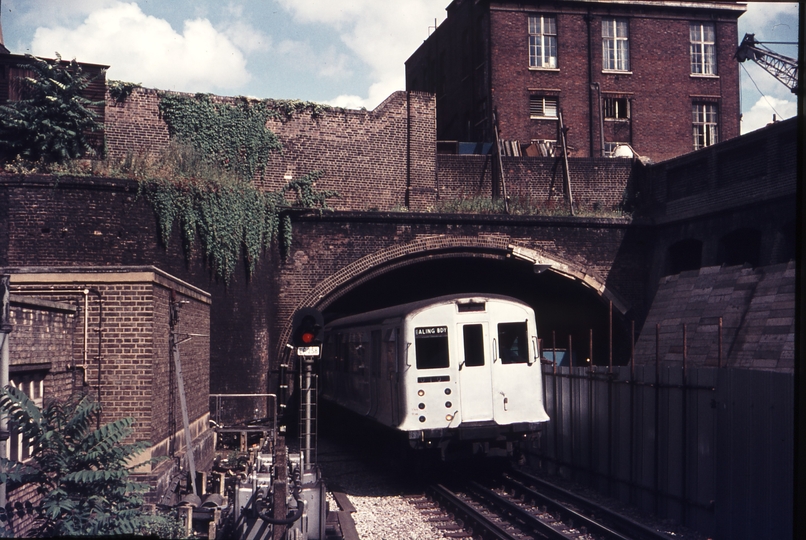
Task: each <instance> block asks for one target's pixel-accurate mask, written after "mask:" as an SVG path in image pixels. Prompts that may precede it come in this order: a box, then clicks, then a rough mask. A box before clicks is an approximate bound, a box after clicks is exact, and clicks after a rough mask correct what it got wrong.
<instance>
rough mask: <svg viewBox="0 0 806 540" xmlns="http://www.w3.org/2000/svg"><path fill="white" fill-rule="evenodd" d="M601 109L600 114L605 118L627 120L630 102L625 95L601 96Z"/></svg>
mask: <svg viewBox="0 0 806 540" xmlns="http://www.w3.org/2000/svg"><path fill="white" fill-rule="evenodd" d="M602 109H603V110H602V115H603V116H604V118H605V120H627V119H629V118H630V104H629V101H627V98H625V97H605V98H603V99H602Z"/></svg>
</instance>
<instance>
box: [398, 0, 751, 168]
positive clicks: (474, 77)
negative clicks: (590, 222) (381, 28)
mask: <svg viewBox="0 0 806 540" xmlns="http://www.w3.org/2000/svg"><path fill="white" fill-rule="evenodd" d="M744 10H745V7H744V5H741V4H737V3H735V2H696V3H695V2H669V1H666V2H654V1H653V2H648V1H622V0H602V1H583V0H580V1H556V0H555V1H539V0H531V1H527V2H517V3H516V2H507V1H498V2H495V1H490V0H483V1H471V0H454V1H453V2H451V4H450V5H449V6H448V8H447V11H448V17H447V19H446V20H445V21H444V22H443V23H442V24H441V25H440V26H439V27H438V28H437V29H436V31H435V32H434V33H433V34H432V35H431V36H430V37H429V38H428V39H427V40H426V41H425V42H424V43H423V45H422V46H421V47H420V48H419V49H418V50H417V51H416V52H415V53H414V54H413V55H412V56H411V57H410V58H409V59H408V60H407V61H406V87H407V89H408V90H420V91H427V92H432V93H434V94H436V100H437V138H438V139H439V140H455V141H479V142H480V141H488V142H489V141H492V140H493V137H494V135H493V128H494V125H493V124H494V114H495V116H497V127H498V130H499V136H500V138H501V139H503V140H507V141H517V142H518V143H520V145H519V146H520V148H516V149H515V151H514V152H515V153H518V152H521V151H525V149H526V148H529V145H531V144H533V143H534V144H535V146H534V147H531V148H529V152H530V153H531V152H532V151H534V152H541V148H542V149H543V150H542V152H543V153H545V152H546V151H547V150H548V151H549V152H551V151H552V149H553V147H554V145H555V144H556V143H557V141H558V140H559V139H558V124H559V121H558V120H559V118H558V117H559V116H560V113H561V115H562V119H563V125H564V127H565V128H567V129H568V131H567V144H568V146H569V147H570V150H571V155H573V156H578V157H585V156H589V157H603V156H610V155H612V153H613V152H614V151H615V149H616V147H617V146H618V145H619V144H629V145H630V146H631V147H632V148H633V149H634V151H635V152H636V153H637V154H638V155H640V156H647V157H649V158H651V159H652V160H654V161H661V160H665V159H669V158H672V157H675V156H679V155H682V154H685V153H688V152H691V151H692V150H696V149H698V148H702V147H705V146H710V145H712V144H714V143H716V142H718V141H720V140H726V139H730V138H733V137H736V136H738V135H739V120H740V109H739V67H738V64H737V62H736V61H735V60H734V59H733V54H734V53H735V50H736V46H737V43H738V36H737V19H738V18H739V16H740V15H741V14H742V13H743V12H744Z"/></svg>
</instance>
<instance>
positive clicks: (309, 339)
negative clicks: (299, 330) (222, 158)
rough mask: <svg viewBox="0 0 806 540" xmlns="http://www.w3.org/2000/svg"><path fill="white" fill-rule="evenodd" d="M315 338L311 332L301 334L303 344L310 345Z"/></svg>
mask: <svg viewBox="0 0 806 540" xmlns="http://www.w3.org/2000/svg"><path fill="white" fill-rule="evenodd" d="M315 337H316V336H315V335H314V334H313V333H311V332H305V333H303V334H302V342H303V343H311V342H313V339H314V338H315Z"/></svg>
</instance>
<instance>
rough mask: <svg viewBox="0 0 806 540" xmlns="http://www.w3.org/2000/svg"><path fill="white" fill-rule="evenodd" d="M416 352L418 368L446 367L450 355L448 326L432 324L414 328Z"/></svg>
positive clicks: (448, 363)
mask: <svg viewBox="0 0 806 540" xmlns="http://www.w3.org/2000/svg"><path fill="white" fill-rule="evenodd" d="M414 352H415V354H416V355H417V369H436V368H446V367H448V366H449V365H450V358H449V356H448V327H447V326H431V327H424V328H415V329H414Z"/></svg>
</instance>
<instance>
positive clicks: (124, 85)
mask: <svg viewBox="0 0 806 540" xmlns="http://www.w3.org/2000/svg"><path fill="white" fill-rule="evenodd" d="M140 87H141V85H140V83H130V82H124V81H106V88H107V90H108V91H109V95H110V96H111V97H112V99H114V100H115V101H116V102H118V103H123V102H124V101H126V100H127V99H128V98H129V96H130V95H132V92H134V89H135V88H140Z"/></svg>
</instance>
